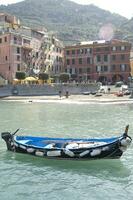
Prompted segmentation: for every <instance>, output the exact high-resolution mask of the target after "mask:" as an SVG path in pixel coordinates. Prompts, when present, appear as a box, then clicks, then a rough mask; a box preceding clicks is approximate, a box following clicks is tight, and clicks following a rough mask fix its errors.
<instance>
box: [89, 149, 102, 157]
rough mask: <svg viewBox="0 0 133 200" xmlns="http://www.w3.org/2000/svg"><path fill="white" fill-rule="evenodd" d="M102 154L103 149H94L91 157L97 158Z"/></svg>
mask: <svg viewBox="0 0 133 200" xmlns="http://www.w3.org/2000/svg"><path fill="white" fill-rule="evenodd" d="M100 153H101V149H94V150H93V151H92V152H91V153H90V155H91V156H97V155H99V154H100Z"/></svg>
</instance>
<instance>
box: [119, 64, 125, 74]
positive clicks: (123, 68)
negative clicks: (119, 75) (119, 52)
mask: <svg viewBox="0 0 133 200" xmlns="http://www.w3.org/2000/svg"><path fill="white" fill-rule="evenodd" d="M120 71H121V72H125V71H126V65H125V64H121V65H120Z"/></svg>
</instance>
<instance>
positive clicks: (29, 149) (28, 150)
mask: <svg viewBox="0 0 133 200" xmlns="http://www.w3.org/2000/svg"><path fill="white" fill-rule="evenodd" d="M34 151H35V149H33V148H27V152H28V153H33V152H34Z"/></svg>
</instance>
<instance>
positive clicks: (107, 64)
mask: <svg viewBox="0 0 133 200" xmlns="http://www.w3.org/2000/svg"><path fill="white" fill-rule="evenodd" d="M130 50H131V43H129V42H126V41H120V40H110V41H104V40H101V41H90V42H81V43H79V44H76V45H73V46H66V47H65V49H64V67H65V71H66V72H67V73H70V75H71V78H72V79H75V80H77V81H88V80H93V81H100V82H113V83H114V82H116V81H120V80H123V81H127V80H128V77H129V76H130V72H131V69H130Z"/></svg>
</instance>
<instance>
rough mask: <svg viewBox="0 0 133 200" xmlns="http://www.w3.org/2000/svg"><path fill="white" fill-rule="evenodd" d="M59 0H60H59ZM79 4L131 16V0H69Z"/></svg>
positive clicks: (8, 0)
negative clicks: (92, 5)
mask: <svg viewBox="0 0 133 200" xmlns="http://www.w3.org/2000/svg"><path fill="white" fill-rule="evenodd" d="M20 1H22V0H0V5H1V4H4V5H7V4H12V3H17V2H20ZM60 1H61V0H60ZM71 1H74V2H76V3H79V4H86V5H87V4H88V5H89V4H94V5H96V6H98V7H100V8H103V9H105V10H109V11H110V12H112V13H117V14H120V15H122V16H124V17H127V18H129V19H130V18H131V17H133V7H132V0H71Z"/></svg>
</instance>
